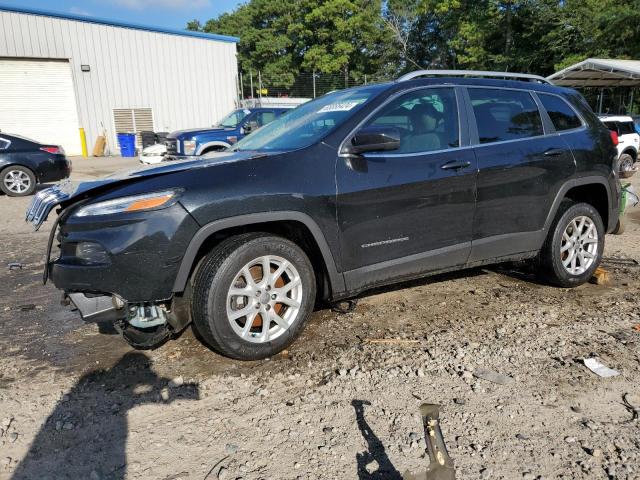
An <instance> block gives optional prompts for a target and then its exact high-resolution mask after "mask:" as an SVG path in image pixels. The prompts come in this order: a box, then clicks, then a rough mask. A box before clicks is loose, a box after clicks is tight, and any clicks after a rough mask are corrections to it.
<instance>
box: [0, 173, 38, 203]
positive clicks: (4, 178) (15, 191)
mask: <svg viewBox="0 0 640 480" xmlns="http://www.w3.org/2000/svg"><path fill="white" fill-rule="evenodd" d="M0 179H1V180H0V189H2V191H3V192H4V193H6V194H7V195H9V196H11V197H24V196H26V195H31V194H32V193H33V192H34V190H35V189H36V176H35V175H34V174H33V172H32V171H31V170H29V169H28V168H26V167H20V166H17V165H16V166H12V167H7V168H5V169H4V170H2V172H1V173H0Z"/></svg>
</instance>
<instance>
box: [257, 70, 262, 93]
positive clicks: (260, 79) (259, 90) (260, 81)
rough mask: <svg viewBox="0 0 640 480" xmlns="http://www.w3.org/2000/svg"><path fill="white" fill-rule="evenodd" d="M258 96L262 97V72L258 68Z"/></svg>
mask: <svg viewBox="0 0 640 480" xmlns="http://www.w3.org/2000/svg"><path fill="white" fill-rule="evenodd" d="M258 97H259V98H260V99H262V72H261V71H260V70H258Z"/></svg>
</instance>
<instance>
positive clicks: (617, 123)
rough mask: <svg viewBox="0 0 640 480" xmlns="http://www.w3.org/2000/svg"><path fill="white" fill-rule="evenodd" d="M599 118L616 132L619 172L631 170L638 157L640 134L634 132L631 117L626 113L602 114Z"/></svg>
mask: <svg viewBox="0 0 640 480" xmlns="http://www.w3.org/2000/svg"><path fill="white" fill-rule="evenodd" d="M600 120H602V122H603V123H604V124H605V125H606V126H607V128H608V129H609V130H611V131H613V132H616V133H617V134H618V147H617V148H618V165H619V169H620V171H621V172H623V171H630V170H633V164H634V163H635V162H636V160H637V159H638V150H639V149H640V135H638V133H637V132H636V129H635V126H634V124H633V118H631V117H629V116H627V115H602V116H600Z"/></svg>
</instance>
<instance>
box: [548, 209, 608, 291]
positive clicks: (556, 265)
mask: <svg viewBox="0 0 640 480" xmlns="http://www.w3.org/2000/svg"><path fill="white" fill-rule="evenodd" d="M583 219H584V223H582V221H583ZM574 221H575V223H573V222H574ZM581 225H583V227H582V229H581V233H580V232H576V229H577V227H580V226H581ZM574 232H576V233H574ZM565 233H567V236H566V237H565ZM604 235H605V230H604V225H603V223H602V218H601V217H600V214H599V213H598V211H597V210H596V209H595V208H594V207H592V206H591V205H589V204H588V203H574V202H571V201H564V202H562V204H561V205H560V208H559V210H558V213H557V214H556V218H555V220H554V222H553V224H552V225H551V229H550V230H549V233H548V236H547V239H546V241H545V243H544V245H543V247H542V250H541V252H540V264H541V267H542V273H543V278H544V279H545V280H546V281H548V282H549V283H551V284H553V285H557V286H559V287H567V288H571V287H577V286H579V285H582V284H583V283H586V282H588V281H589V279H590V278H591V277H592V275H593V272H595V270H596V268H598V265H599V264H600V261H601V260H602V252H603V251H604ZM576 246H577V248H574V247H576ZM580 248H582V250H581V249H580ZM586 254H589V255H591V256H592V257H593V258H589V257H587V255H586ZM573 258H575V263H574V261H573V260H572V259H573ZM566 263H568V265H567V266H566V267H565V264H566Z"/></svg>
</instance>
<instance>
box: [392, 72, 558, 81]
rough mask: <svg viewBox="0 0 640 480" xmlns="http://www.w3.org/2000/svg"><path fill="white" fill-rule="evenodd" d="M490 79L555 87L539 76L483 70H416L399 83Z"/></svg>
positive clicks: (407, 74) (403, 77)
mask: <svg viewBox="0 0 640 480" xmlns="http://www.w3.org/2000/svg"><path fill="white" fill-rule="evenodd" d="M428 76H431V77H488V78H505V79H507V78H508V79H514V80H526V81H528V82H538V83H544V84H546V85H553V84H552V83H551V82H550V81H549V80H547V79H546V78H544V77H541V76H539V75H531V74H530V73H514V72H483V71H481V70H416V71H415V72H409V73H406V74H404V75H402V76H401V77H400V78H398V80H396V81H397V82H406V81H408V80H413V79H414V78H418V77H428Z"/></svg>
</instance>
